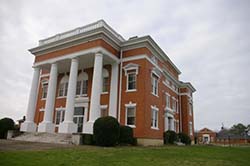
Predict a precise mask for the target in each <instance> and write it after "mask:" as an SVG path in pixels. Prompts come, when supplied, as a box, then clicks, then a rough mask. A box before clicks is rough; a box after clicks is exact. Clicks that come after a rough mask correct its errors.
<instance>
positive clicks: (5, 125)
mask: <svg viewBox="0 0 250 166" xmlns="http://www.w3.org/2000/svg"><path fill="white" fill-rule="evenodd" d="M14 125H15V123H14V121H13V120H12V119H10V118H3V119H1V120H0V138H1V139H5V138H6V137H7V132H8V130H14Z"/></svg>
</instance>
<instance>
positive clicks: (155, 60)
mask: <svg viewBox="0 0 250 166" xmlns="http://www.w3.org/2000/svg"><path fill="white" fill-rule="evenodd" d="M150 59H151V60H152V61H153V62H154V63H155V64H158V61H157V58H156V57H155V56H151V58H150Z"/></svg>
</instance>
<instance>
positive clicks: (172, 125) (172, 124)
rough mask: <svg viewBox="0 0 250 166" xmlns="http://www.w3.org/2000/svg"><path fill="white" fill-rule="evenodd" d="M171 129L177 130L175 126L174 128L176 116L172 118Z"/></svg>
mask: <svg viewBox="0 0 250 166" xmlns="http://www.w3.org/2000/svg"><path fill="white" fill-rule="evenodd" d="M171 130H172V131H175V128H174V118H172V119H171Z"/></svg>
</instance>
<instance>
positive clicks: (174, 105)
mask: <svg viewBox="0 0 250 166" xmlns="http://www.w3.org/2000/svg"><path fill="white" fill-rule="evenodd" d="M176 105H177V104H176V99H175V98H172V109H173V111H174V112H176Z"/></svg>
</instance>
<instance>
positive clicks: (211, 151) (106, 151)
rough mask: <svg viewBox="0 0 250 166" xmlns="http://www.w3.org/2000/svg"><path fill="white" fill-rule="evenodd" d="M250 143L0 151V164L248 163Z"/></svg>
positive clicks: (173, 165) (194, 165) (212, 165)
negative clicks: (249, 144)
mask: <svg viewBox="0 0 250 166" xmlns="http://www.w3.org/2000/svg"><path fill="white" fill-rule="evenodd" d="M249 163H250V148H249V147H213V146H188V147H176V146H164V147H116V148H101V147H88V146H87V147H86V146H79V147H74V148H69V149H51V150H40V151H38V150H37V151H34V150H33V151H5V152H0V165H1V166H4V165H15V166H16V165H17V166H18V165H25V166H29V165H35V166H39V165H42V166H53V165H60V166H66V165H102V166H105V165H107V166H112V165H122V166H130V165H139V166H140V165H141V166H147V165H150V166H154V165H164V166H168V165H171V166H176V165H180V166H185V165H187V166H189V165H190V166H198V165H201V166H231V165H232V166H240V165H242V166H247V165H249Z"/></svg>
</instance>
